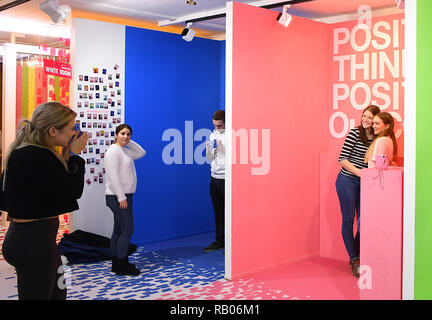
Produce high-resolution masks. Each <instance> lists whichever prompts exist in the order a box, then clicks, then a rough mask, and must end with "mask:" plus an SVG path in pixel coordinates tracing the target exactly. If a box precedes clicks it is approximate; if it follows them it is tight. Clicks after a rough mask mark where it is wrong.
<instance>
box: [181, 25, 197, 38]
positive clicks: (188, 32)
mask: <svg viewBox="0 0 432 320" xmlns="http://www.w3.org/2000/svg"><path fill="white" fill-rule="evenodd" d="M191 26H192V22H187V24H186V28H184V29H183V31H182V33H181V35H182V39H183V40H184V41H187V42H190V41H192V39H193V38H194V36H195V31H194V30H192V29H191Z"/></svg>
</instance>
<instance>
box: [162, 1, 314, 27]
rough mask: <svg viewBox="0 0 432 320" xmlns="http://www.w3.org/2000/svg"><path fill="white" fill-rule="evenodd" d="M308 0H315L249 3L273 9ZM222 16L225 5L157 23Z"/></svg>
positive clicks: (223, 15)
mask: <svg viewBox="0 0 432 320" xmlns="http://www.w3.org/2000/svg"><path fill="white" fill-rule="evenodd" d="M310 1H315V0H291V1H280V2H277V3H272V4H265V3H266V2H267V3H269V2H272V1H264V0H261V1H256V2H252V3H250V4H252V5H254V6H256V7H260V8H264V9H273V8H279V7H282V6H284V5H286V4H291V5H294V4H299V3H304V2H310ZM261 3H262V4H261ZM223 17H226V9H225V7H223V8H219V9H214V10H207V11H205V13H199V14H191V15H187V16H183V17H178V18H176V19H170V20H162V21H159V23H158V25H159V26H161V27H164V26H168V25H172V24H178V23H182V22H201V21H207V20H212V19H217V18H223Z"/></svg>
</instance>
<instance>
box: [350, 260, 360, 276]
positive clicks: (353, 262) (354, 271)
mask: <svg viewBox="0 0 432 320" xmlns="http://www.w3.org/2000/svg"><path fill="white" fill-rule="evenodd" d="M350 264H351V270H352V274H353V275H354V277H356V278H357V279H358V278H359V277H360V271H359V269H360V259H353V260H351V261H350Z"/></svg>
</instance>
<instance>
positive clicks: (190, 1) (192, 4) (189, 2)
mask: <svg viewBox="0 0 432 320" xmlns="http://www.w3.org/2000/svg"><path fill="white" fill-rule="evenodd" d="M186 4H189V5H191V6H196V2H195V1H193V0H186Z"/></svg>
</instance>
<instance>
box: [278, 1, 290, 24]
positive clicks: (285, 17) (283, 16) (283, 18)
mask: <svg viewBox="0 0 432 320" xmlns="http://www.w3.org/2000/svg"><path fill="white" fill-rule="evenodd" d="M289 8H291V5H290V4H288V5H284V6H283V8H282V13H280V14H279V16H278V18H277V21H278V22H279V23H280V24H281V25H283V26H284V27H288V25H289V24H290V22H291V19H292V16H291V15H290V14H289V13H288V12H287V10H288V9H289Z"/></svg>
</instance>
